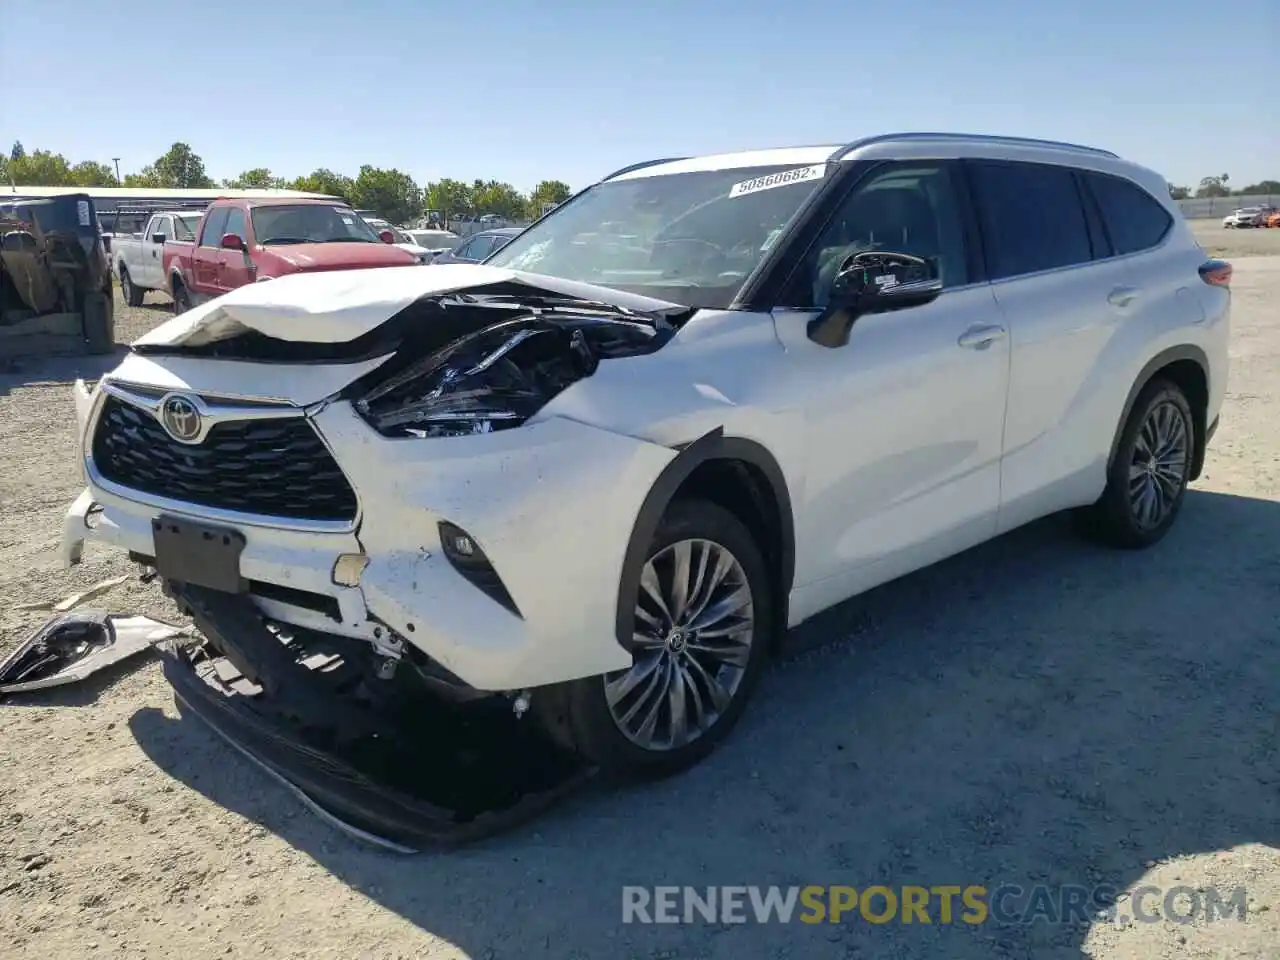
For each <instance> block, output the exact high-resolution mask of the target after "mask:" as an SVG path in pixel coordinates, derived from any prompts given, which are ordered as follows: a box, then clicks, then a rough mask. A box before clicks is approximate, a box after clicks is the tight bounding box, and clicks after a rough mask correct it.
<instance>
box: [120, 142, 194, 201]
mask: <svg viewBox="0 0 1280 960" xmlns="http://www.w3.org/2000/svg"><path fill="white" fill-rule="evenodd" d="M151 167H152V171H153V174H152V175H153V176H154V177H155V178H156V179H157V180H158V181H159V182H158V183H157V186H160V187H178V188H181V189H198V188H201V187H203V188H206V189H207V188H209V187H212V186H213V181H212V180H210V179H209V176H208V174H206V173H205V172H204V161H203V160H201V159H200V157H199V155H198V154H197V153H196V152H195V151H194V150H192V149H191V148H190V147H189V146H187V144H185V143H181V142H179V143H175V144H174V145H173V146H172V147H170V148H169V150H168V152H167V153H166V154H165V155H164V156H162V157H160V158H158V159H157V160H156V162H155V163H154V164H152V165H151ZM143 172H144V173H146V172H147V169H146V168H145V167H144V168H143ZM126 185H128V184H126Z"/></svg>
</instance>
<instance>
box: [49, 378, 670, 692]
mask: <svg viewBox="0 0 1280 960" xmlns="http://www.w3.org/2000/svg"><path fill="white" fill-rule="evenodd" d="M189 389H190V390H191V391H192V392H197V393H199V392H201V387H200V385H199V384H197V383H193V384H190V386H189ZM205 392H208V393H212V392H214V391H212V390H208V389H206V391H205ZM101 400H102V391H100V390H99V391H97V392H96V393H90V392H89V391H87V390H84V389H83V388H78V395H77V402H76V406H77V415H78V417H79V418H80V420H81V425H82V429H81V434H80V435H81V437H85V436H90V437H91V436H92V431H93V429H94V427H95V416H96V411H97V410H98V409H99V408H100V406H101ZM312 423H313V425H314V426H315V428H316V429H317V430H318V431H319V433H320V435H321V437H322V438H323V439H324V441H325V443H326V444H327V445H328V447H329V448H330V450H331V452H332V453H333V455H334V457H335V459H336V460H337V461H338V463H339V465H340V466H341V468H342V470H343V471H344V472H345V474H346V475H347V477H348V479H349V481H350V483H351V486H352V487H353V488H354V489H355V491H356V494H357V497H358V499H359V515H358V517H357V519H356V521H355V523H354V524H337V525H335V524H333V523H331V522H326V523H323V524H310V523H307V522H305V521H281V522H278V523H277V522H273V521H271V520H268V519H266V518H257V517H241V516H237V515H235V514H228V513H224V512H221V511H217V510H212V509H209V508H204V507H201V506H197V505H192V504H182V503H171V502H166V501H164V500H163V499H160V498H156V497H150V496H148V495H146V494H142V493H139V492H137V491H131V490H123V489H120V488H116V487H114V486H113V485H112V484H110V483H109V482H107V481H105V480H104V479H103V478H102V477H101V476H100V475H98V474H97V473H96V471H95V469H94V465H93V460H92V457H91V456H85V454H84V450H83V447H84V446H85V443H86V442H85V441H84V440H82V441H81V445H82V451H81V456H82V458H83V462H84V464H85V472H86V480H87V482H88V485H87V488H86V490H85V491H84V492H83V493H82V494H81V495H80V497H79V498H78V499H77V500H76V501H75V503H74V504H73V505H72V507H71V509H70V510H69V511H68V513H67V516H66V521H65V526H64V532H63V546H62V556H63V560H64V563H66V564H71V563H74V562H76V561H77V560H78V559H79V557H80V555H81V551H82V547H83V543H84V542H85V541H86V540H94V541H98V542H101V543H105V544H108V545H110V546H113V547H115V548H117V549H121V550H125V551H128V552H129V553H131V554H132V555H134V556H135V557H136V558H140V559H144V560H145V559H146V558H151V557H154V556H155V545H154V539H153V532H152V523H153V521H154V520H155V519H156V518H157V517H158V516H159V515H161V514H166V513H167V514H173V515H176V516H180V517H186V518H189V519H194V520H197V521H201V522H205V523H212V524H220V525H223V526H228V527H232V528H234V529H235V530H237V531H239V533H240V534H241V535H243V537H244V539H245V546H244V550H243V552H242V554H241V557H240V569H241V573H242V575H243V577H244V578H245V579H246V581H248V584H249V591H250V595H251V596H252V598H253V601H254V603H255V604H256V605H257V607H258V609H259V610H260V612H262V613H263V614H265V615H266V616H268V617H271V618H272V619H275V620H278V621H280V622H283V623H288V624H292V625H296V626H299V627H304V628H308V629H314V630H324V631H328V632H332V633H336V634H339V635H342V636H347V637H352V638H358V639H363V640H366V641H368V642H370V643H371V644H373V645H375V646H377V645H378V644H379V643H380V641H381V640H382V639H386V638H387V635H388V633H390V634H392V635H394V638H396V639H400V640H403V641H404V642H407V643H409V644H412V645H413V646H415V647H417V648H418V649H419V650H421V651H422V652H423V653H424V654H426V655H427V656H428V657H429V658H430V659H431V660H433V661H435V662H436V663H437V664H439V665H440V666H441V667H443V668H444V669H445V670H446V671H448V672H449V673H451V674H453V675H454V676H455V677H457V678H459V679H460V680H461V681H462V682H463V683H464V684H466V685H468V686H470V687H472V688H474V689H476V690H481V691H510V690H522V689H526V688H531V687H536V686H542V685H545V684H551V683H558V682H562V681H565V680H572V679H577V678H579V677H585V676H592V675H595V674H601V673H606V672H609V671H611V670H617V669H621V668H624V667H627V666H629V665H630V664H631V655H630V654H629V653H628V652H627V651H626V650H625V649H623V647H622V646H621V644H620V643H619V642H618V638H617V635H616V631H617V626H616V624H617V601H618V587H619V582H620V580H621V576H622V565H623V560H624V556H625V554H626V549H627V545H628V542H629V540H630V537H631V534H632V532H633V528H634V524H635V520H636V517H637V515H638V513H639V511H640V506H641V504H642V503H643V501H644V499H645V497H646V496H647V494H648V493H649V490H650V489H651V488H652V486H653V483H654V481H655V480H656V479H657V477H658V475H659V474H660V473H661V472H662V470H663V468H665V467H666V465H667V464H668V463H670V462H671V460H672V459H674V458H675V456H676V451H674V450H671V449H669V448H667V447H663V446H660V445H657V444H652V443H648V442H646V441H643V440H637V439H635V438H632V437H627V436H622V435H619V434H615V433H611V432H609V431H606V430H601V429H599V428H596V427H591V426H587V425H585V424H581V423H577V422H574V421H569V420H564V419H559V418H556V419H549V420H546V421H542V422H537V423H531V424H527V425H525V426H523V427H520V428H518V429H515V430H509V431H503V432H498V433H492V434H486V435H478V436H474V437H463V438H457V439H443V440H441V439H433V440H416V439H407V440H389V439H386V438H384V437H381V436H380V435H378V434H377V433H376V432H375V431H373V430H372V429H371V428H370V427H369V426H368V425H367V424H366V423H365V422H364V421H363V420H362V419H361V418H360V417H359V416H358V415H357V414H356V412H355V411H354V409H352V407H351V406H350V404H348V403H346V402H335V403H332V404H329V405H328V406H325V407H324V408H323V409H321V410H320V411H319V412H318V413H315V414H314V415H313V417H312ZM441 521H446V522H448V523H450V524H453V525H456V526H457V527H458V528H461V529H462V530H464V531H466V533H467V534H468V535H469V536H470V537H472V538H473V539H474V541H475V542H476V543H477V544H478V545H479V546H480V548H481V549H482V550H483V551H484V554H485V555H486V556H487V557H488V558H489V560H490V561H491V563H492V566H493V569H494V570H495V571H496V573H497V575H498V576H499V577H500V578H501V581H502V584H503V586H504V587H505V589H506V592H507V594H509V596H510V598H511V600H512V602H513V604H514V607H515V611H513V610H511V609H508V607H507V606H504V605H503V604H502V603H499V602H496V601H495V600H494V599H493V597H492V596H491V595H490V594H489V593H487V592H485V591H484V590H482V589H479V588H478V587H477V586H476V585H475V584H474V583H473V582H472V581H470V580H468V579H467V578H466V577H464V576H463V575H462V574H461V573H460V572H459V571H458V569H457V568H455V566H454V565H453V564H452V563H451V562H450V561H449V560H448V559H447V558H446V556H445V555H444V552H443V549H442V545H441V539H440V531H439V524H440V522H441ZM349 554H356V555H364V556H366V557H367V565H366V566H365V567H364V569H363V572H362V573H361V574H360V576H359V580H358V582H357V583H354V584H352V583H350V580H349V579H346V578H344V579H346V583H338V582H335V571H334V567H335V563H336V562H337V560H338V558H339V557H341V556H343V555H349Z"/></svg>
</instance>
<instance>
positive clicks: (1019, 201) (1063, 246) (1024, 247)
mask: <svg viewBox="0 0 1280 960" xmlns="http://www.w3.org/2000/svg"><path fill="white" fill-rule="evenodd" d="M968 166H969V170H970V173H971V176H972V181H973V188H974V193H975V195H976V199H977V204H978V213H979V216H980V217H981V219H982V234H983V243H984V246H985V247H986V252H987V260H988V263H989V266H990V273H991V278H992V279H993V280H998V279H1000V278H1002V277H1015V276H1018V275H1019V274H1023V273H1035V272H1036V271H1039V270H1052V269H1054V268H1055V267H1069V266H1072V265H1073V264H1077V263H1087V262H1089V261H1090V260H1091V259H1093V251H1092V247H1091V246H1090V244H1089V228H1088V225H1087V224H1086V222H1085V215H1084V206H1083V204H1082V203H1081V201H1080V191H1079V190H1078V189H1077V188H1076V181H1075V176H1074V174H1073V172H1072V171H1071V169H1070V168H1068V167H1056V166H1051V165H1049V164H1040V163H1015V162H1008V161H995V160H978V161H971V162H969V164H968Z"/></svg>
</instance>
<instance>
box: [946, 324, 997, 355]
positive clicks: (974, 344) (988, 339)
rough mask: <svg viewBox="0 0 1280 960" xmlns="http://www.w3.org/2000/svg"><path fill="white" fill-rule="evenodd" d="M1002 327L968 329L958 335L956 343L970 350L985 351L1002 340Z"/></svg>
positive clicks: (993, 325) (991, 326)
mask: <svg viewBox="0 0 1280 960" xmlns="http://www.w3.org/2000/svg"><path fill="white" fill-rule="evenodd" d="M1004 335H1005V329H1004V327H1001V326H997V325H995V324H992V325H990V326H976V327H970V328H969V329H968V330H966V331H965V332H964V333H962V334H960V339H959V340H957V341H956V343H958V344H960V346H962V347H968V348H969V349H970V350H985V349H987V347H989V346H991V344H992V343H994V342H995V341H997V340H1001V339H1003V338H1004Z"/></svg>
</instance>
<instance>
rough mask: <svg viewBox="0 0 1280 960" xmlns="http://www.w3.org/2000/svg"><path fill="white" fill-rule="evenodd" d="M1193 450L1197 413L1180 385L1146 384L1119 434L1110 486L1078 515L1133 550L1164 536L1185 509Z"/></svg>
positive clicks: (1088, 528)
mask: <svg viewBox="0 0 1280 960" xmlns="http://www.w3.org/2000/svg"><path fill="white" fill-rule="evenodd" d="M1195 449H1196V426H1195V417H1193V416H1192V414H1191V405H1190V404H1189V403H1188V402H1187V398H1186V395H1185V394H1184V393H1183V392H1182V390H1181V388H1179V387H1178V385H1177V384H1175V383H1171V382H1170V381H1168V380H1153V381H1152V382H1151V383H1149V384H1147V386H1146V387H1145V388H1144V389H1143V391H1142V393H1140V394H1139V395H1138V399H1137V401H1136V402H1135V403H1134V405H1133V410H1132V411H1131V412H1130V414H1129V419H1128V421H1127V422H1126V423H1125V427H1124V431H1123V432H1122V433H1121V435H1120V443H1119V445H1118V446H1117V448H1116V455H1115V459H1114V460H1113V462H1112V464H1111V467H1110V469H1109V470H1108V471H1107V487H1106V490H1104V491H1103V494H1102V497H1101V498H1100V499H1099V500H1098V502H1097V503H1095V504H1093V505H1092V506H1091V507H1088V508H1086V509H1085V510H1084V511H1082V512H1081V514H1080V519H1081V521H1082V525H1083V529H1084V531H1085V532H1086V533H1087V534H1089V535H1091V536H1092V537H1093V538H1094V539H1097V540H1100V541H1102V542H1104V543H1106V544H1108V545H1110V546H1115V547H1121V548H1123V549H1129V550H1139V549H1142V548H1144V547H1149V546H1151V545H1152V544H1154V543H1156V542H1158V541H1159V540H1161V539H1162V538H1163V537H1164V535H1165V534H1166V533H1168V532H1169V528H1170V527H1172V526H1173V523H1174V521H1175V520H1176V519H1177V518H1178V514H1179V513H1180V512H1181V511H1182V503H1183V500H1184V498H1185V497H1186V493H1187V485H1188V484H1189V483H1190V482H1191V464H1192V459H1193V456H1194V454H1195Z"/></svg>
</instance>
